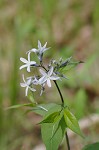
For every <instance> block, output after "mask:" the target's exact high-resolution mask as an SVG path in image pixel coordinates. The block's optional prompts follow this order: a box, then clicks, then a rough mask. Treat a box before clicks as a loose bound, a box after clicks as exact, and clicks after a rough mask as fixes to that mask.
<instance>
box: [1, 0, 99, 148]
mask: <svg viewBox="0 0 99 150" xmlns="http://www.w3.org/2000/svg"><path fill="white" fill-rule="evenodd" d="M38 40H40V41H41V43H42V44H44V43H45V42H46V41H47V42H48V47H51V49H50V50H49V51H47V52H46V54H45V55H46V62H47V61H48V60H49V59H50V58H56V59H58V58H60V57H63V58H64V59H66V58H67V57H70V56H73V58H74V59H75V60H83V61H84V62H85V63H84V64H80V65H79V66H77V67H76V68H75V69H73V70H72V71H71V72H68V73H67V76H68V77H69V80H68V81H67V80H63V81H62V82H59V83H58V84H59V85H60V88H61V90H62V93H63V96H64V99H65V102H66V103H67V104H68V105H69V106H70V108H71V110H72V112H73V113H74V114H75V115H76V117H77V118H78V119H80V120H81V119H82V118H86V117H87V116H89V115H91V116H92V115H93V114H97V115H98V114H99V1H98V0H87V1H86V0H58V1H57V0H41V1H40V0H31V1H29V0H16V1H15V0H0V150H31V149H34V147H35V145H39V144H40V143H42V141H41V134H40V127H39V126H37V127H35V124H36V123H37V122H38V121H39V120H40V117H39V116H37V115H35V114H34V113H29V114H24V112H25V110H26V109H24V108H22V109H17V110H10V111H6V110H5V108H6V107H8V106H11V105H14V104H19V103H26V102H28V100H27V98H26V97H25V95H24V89H23V88H21V87H20V81H22V79H21V78H22V73H23V72H24V73H25V71H24V70H22V71H19V66H20V65H21V62H20V60H19V58H20V57H25V58H27V56H26V51H27V50H29V49H31V48H32V47H37V41H38ZM53 93H54V94H53ZM35 99H36V100H37V101H38V102H58V103H59V102H60V98H59V95H58V93H57V90H56V88H55V87H54V85H53V88H52V89H46V92H45V94H44V95H43V96H42V97H39V93H38V94H37V95H35ZM98 121H99V120H98ZM88 129H89V131H86V132H85V134H86V139H85V140H81V139H80V141H79V142H80V145H81V144H82V145H85V144H87V143H92V142H95V141H99V129H98V127H96V124H94V125H93V126H92V127H90V128H88ZM71 143H72V141H71ZM73 150H74V149H73ZM76 150H77V148H76ZM78 150H79V149H78Z"/></svg>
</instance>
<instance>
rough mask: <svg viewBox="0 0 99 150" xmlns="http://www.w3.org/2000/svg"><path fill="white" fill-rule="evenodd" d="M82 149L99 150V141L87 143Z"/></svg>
mask: <svg viewBox="0 0 99 150" xmlns="http://www.w3.org/2000/svg"><path fill="white" fill-rule="evenodd" d="M82 150H99V142H97V143H94V144H90V145H86V146H85V147H84V148H83V149H82Z"/></svg>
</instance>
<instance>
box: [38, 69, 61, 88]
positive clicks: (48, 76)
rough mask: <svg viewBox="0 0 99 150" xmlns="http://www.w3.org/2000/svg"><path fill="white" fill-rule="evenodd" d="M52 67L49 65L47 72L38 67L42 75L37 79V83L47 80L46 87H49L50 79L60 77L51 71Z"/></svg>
mask: <svg viewBox="0 0 99 150" xmlns="http://www.w3.org/2000/svg"><path fill="white" fill-rule="evenodd" d="M53 69H54V68H53V67H51V68H50V69H49V71H48V72H47V73H46V72H45V71H43V70H42V69H40V73H41V74H42V77H41V78H40V79H39V84H41V85H42V84H44V83H45V82H47V85H48V87H51V81H50V80H58V79H60V77H58V76H56V75H55V74H54V73H53ZM53 74H54V75H53Z"/></svg>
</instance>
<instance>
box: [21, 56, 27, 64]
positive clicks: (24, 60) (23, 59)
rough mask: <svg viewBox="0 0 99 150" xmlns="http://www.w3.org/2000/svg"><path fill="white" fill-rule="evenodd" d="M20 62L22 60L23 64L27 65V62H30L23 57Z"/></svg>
mask: <svg viewBox="0 0 99 150" xmlns="http://www.w3.org/2000/svg"><path fill="white" fill-rule="evenodd" d="M20 60H21V61H22V62H23V63H27V62H28V61H27V60H26V59H25V58H23V57H21V58H20Z"/></svg>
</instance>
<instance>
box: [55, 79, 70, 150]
mask: <svg viewBox="0 0 99 150" xmlns="http://www.w3.org/2000/svg"><path fill="white" fill-rule="evenodd" d="M54 83H55V85H56V87H57V90H58V92H59V95H60V98H61V101H62V105H63V106H64V99H63V96H62V93H61V91H60V88H59V86H58V84H57V82H56V81H55V80H54ZM65 137H66V142H67V147H68V150H70V144H69V138H68V134H67V131H66V134H65Z"/></svg>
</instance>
